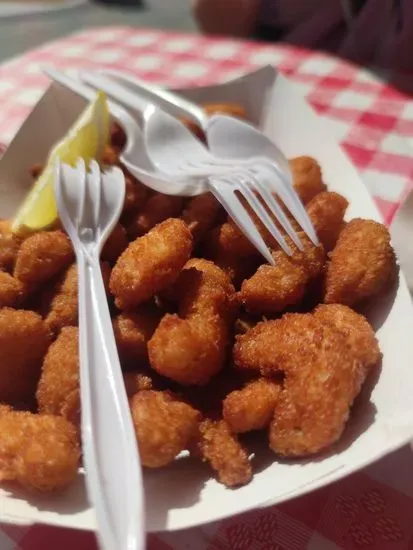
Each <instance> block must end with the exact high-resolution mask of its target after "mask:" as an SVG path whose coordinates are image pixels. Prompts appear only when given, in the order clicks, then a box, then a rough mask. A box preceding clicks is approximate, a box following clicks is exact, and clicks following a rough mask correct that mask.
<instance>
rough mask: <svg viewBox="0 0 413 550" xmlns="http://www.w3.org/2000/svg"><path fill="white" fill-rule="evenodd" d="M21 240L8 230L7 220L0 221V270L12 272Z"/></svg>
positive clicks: (8, 223)
mask: <svg viewBox="0 0 413 550" xmlns="http://www.w3.org/2000/svg"><path fill="white" fill-rule="evenodd" d="M20 243H21V238H20V237H19V236H17V235H15V234H14V233H12V231H11V229H10V222H9V221H8V220H0V270H1V271H3V270H4V271H8V272H12V271H13V268H14V264H15V261H16V257H17V251H18V250H19V247H20Z"/></svg>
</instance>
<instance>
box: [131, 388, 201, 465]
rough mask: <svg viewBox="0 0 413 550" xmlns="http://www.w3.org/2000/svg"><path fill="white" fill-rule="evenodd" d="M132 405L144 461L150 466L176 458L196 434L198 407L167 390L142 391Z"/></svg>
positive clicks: (132, 400) (140, 451) (167, 462)
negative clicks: (196, 408)
mask: <svg viewBox="0 0 413 550" xmlns="http://www.w3.org/2000/svg"><path fill="white" fill-rule="evenodd" d="M130 406H131V412H132V419H133V423H134V426H135V431H136V437H137V439H138V444H139V453H140V457H141V460H142V464H143V465H144V466H146V467H148V468H160V467H161V466H166V465H167V464H169V463H171V462H173V460H174V459H175V458H176V456H177V455H178V454H179V453H180V452H181V451H183V450H185V449H187V448H188V446H189V445H190V444H191V442H192V440H193V439H194V437H195V436H196V433H197V429H198V422H199V418H200V415H199V413H198V411H196V410H195V409H193V408H192V407H191V406H190V405H187V404H186V403H183V402H181V401H179V400H178V399H176V398H175V397H173V396H172V395H170V394H169V393H167V392H159V391H152V390H149V391H140V392H138V393H137V394H136V395H135V396H134V397H132V399H131V401H130Z"/></svg>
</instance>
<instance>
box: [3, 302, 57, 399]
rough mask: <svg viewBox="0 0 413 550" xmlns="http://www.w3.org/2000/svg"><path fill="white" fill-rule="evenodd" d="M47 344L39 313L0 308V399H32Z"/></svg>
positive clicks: (47, 340)
mask: <svg viewBox="0 0 413 550" xmlns="http://www.w3.org/2000/svg"><path fill="white" fill-rule="evenodd" d="M48 345H49V335H48V331H47V328H46V325H45V324H44V322H43V320H42V318H41V317H40V315H38V314H37V313H34V312H33V311H25V310H15V309H11V308H2V309H0V401H4V402H6V403H11V404H19V403H21V402H27V401H29V400H30V399H32V397H33V394H34V392H35V389H36V384H37V381H38V379H39V376H40V369H41V365H42V360H43V357H44V355H45V353H46V350H47V347H48Z"/></svg>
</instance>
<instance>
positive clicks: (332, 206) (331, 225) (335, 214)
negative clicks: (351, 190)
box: [306, 191, 348, 252]
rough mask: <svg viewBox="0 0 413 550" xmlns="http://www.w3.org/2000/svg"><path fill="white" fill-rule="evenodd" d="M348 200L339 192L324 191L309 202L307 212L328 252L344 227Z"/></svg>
mask: <svg viewBox="0 0 413 550" xmlns="http://www.w3.org/2000/svg"><path fill="white" fill-rule="evenodd" d="M347 206H348V200H347V199H345V198H344V197H343V196H342V195H340V194H339V193H334V192H331V191H324V192H322V193H319V194H318V195H316V196H315V197H314V198H313V199H311V201H310V202H309V203H308V204H307V208H306V209H307V212H308V215H309V217H310V220H311V221H312V222H313V226H314V229H315V230H316V233H317V236H318V238H319V239H320V242H321V244H322V245H323V247H324V250H325V251H326V252H330V250H332V249H333V248H334V247H335V245H336V242H337V239H338V236H339V234H340V232H341V230H342V229H343V227H344V214H345V212H346V209H347Z"/></svg>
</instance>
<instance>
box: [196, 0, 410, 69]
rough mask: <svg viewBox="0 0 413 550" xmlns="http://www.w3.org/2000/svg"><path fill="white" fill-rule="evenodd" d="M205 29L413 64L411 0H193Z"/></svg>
mask: <svg viewBox="0 0 413 550" xmlns="http://www.w3.org/2000/svg"><path fill="white" fill-rule="evenodd" d="M192 1H193V12H194V17H195V19H196V21H197V23H198V25H199V27H200V29H201V30H202V31H203V32H205V33H208V34H221V35H230V36H235V37H244V38H247V37H250V38H255V39H259V40H266V41H277V42H286V43H290V44H296V45H299V46H303V47H308V48H314V49H319V50H326V51H331V52H335V53H337V54H338V55H341V56H342V57H346V58H349V59H351V60H353V61H356V62H358V63H369V64H376V65H380V66H385V67H392V68H399V69H404V70H413V56H412V55H410V53H409V52H411V48H412V45H413V0H192Z"/></svg>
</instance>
